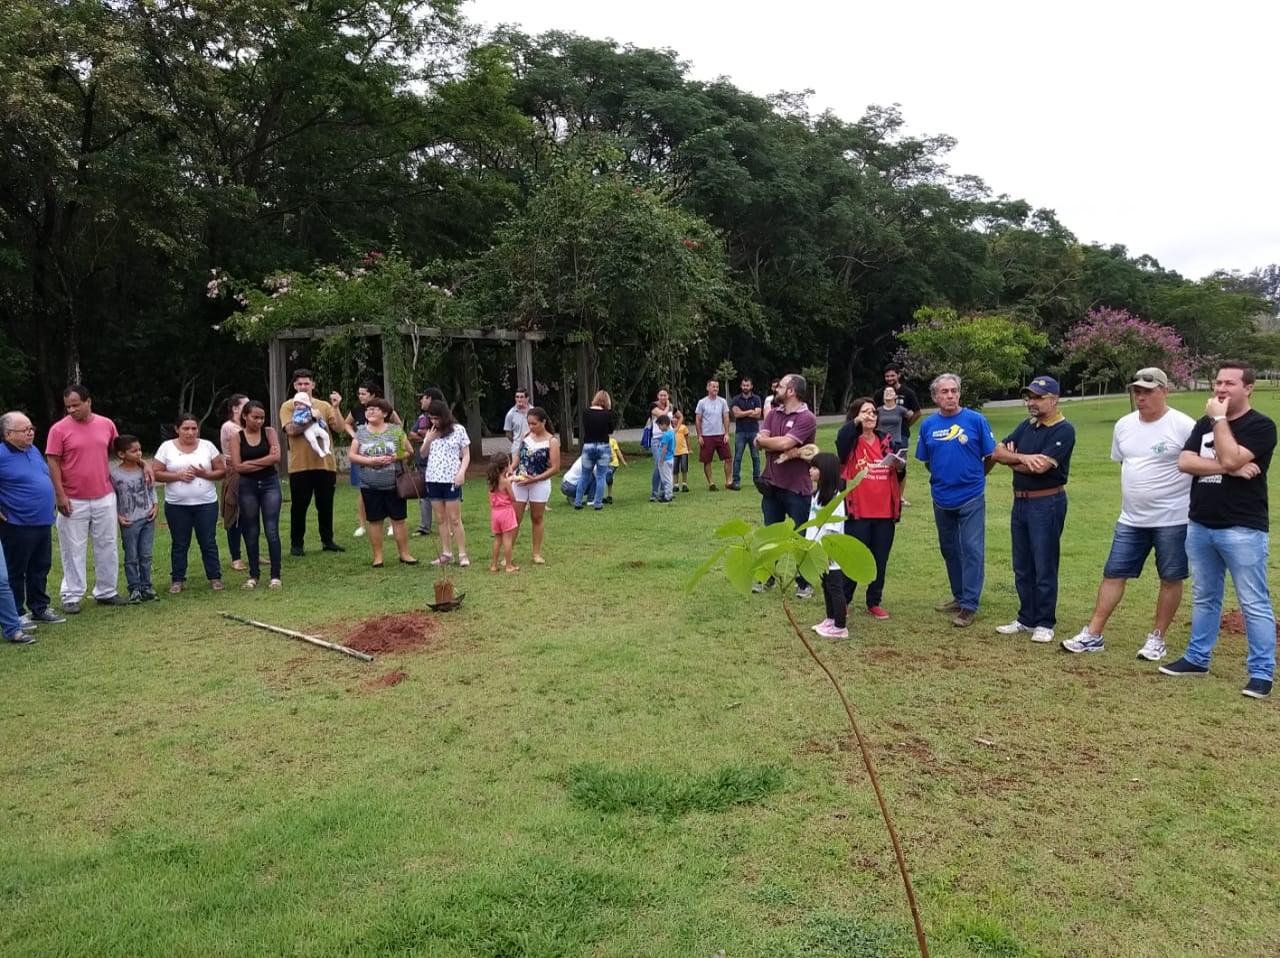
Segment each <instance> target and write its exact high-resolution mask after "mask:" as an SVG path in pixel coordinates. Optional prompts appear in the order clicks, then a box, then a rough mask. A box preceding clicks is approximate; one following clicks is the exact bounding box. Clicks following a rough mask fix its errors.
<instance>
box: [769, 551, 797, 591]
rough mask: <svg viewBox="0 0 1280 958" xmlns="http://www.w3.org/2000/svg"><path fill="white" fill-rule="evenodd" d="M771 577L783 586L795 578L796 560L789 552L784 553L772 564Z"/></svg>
mask: <svg viewBox="0 0 1280 958" xmlns="http://www.w3.org/2000/svg"><path fill="white" fill-rule="evenodd" d="M773 577H774V578H775V579H777V580H778V582H779V583H781V584H782V585H783V586H788V585H790V584H791V583H792V582H794V581H795V579H796V560H795V556H793V555H792V554H791V553H790V552H788V553H786V554H784V555H783V556H782V557H781V558H780V559H778V561H777V562H775V563H774V564H773Z"/></svg>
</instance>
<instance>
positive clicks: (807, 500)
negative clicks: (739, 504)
mask: <svg viewBox="0 0 1280 958" xmlns="http://www.w3.org/2000/svg"><path fill="white" fill-rule="evenodd" d="M811 502H812V497H811V496H806V495H803V494H802V493H799V492H792V491H791V490H789V489H779V488H778V487H777V486H764V487H763V488H762V490H761V494H760V513H761V515H762V516H763V517H764V524H765V525H766V526H771V525H773V524H774V523H775V522H781V521H782V520H783V519H786V518H787V517H788V516H790V517H791V521H792V522H794V523H795V524H796V525H797V526H800V525H802V524H804V523H806V522H808V521H809V505H810V504H811ZM808 584H809V583H808V582H806V581H805V579H804V576H801V575H797V576H796V586H797V588H802V587H804V586H806V585H808Z"/></svg>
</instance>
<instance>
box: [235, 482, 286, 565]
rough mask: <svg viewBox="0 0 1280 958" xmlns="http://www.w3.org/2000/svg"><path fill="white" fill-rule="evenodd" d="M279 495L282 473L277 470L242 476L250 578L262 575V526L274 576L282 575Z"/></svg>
mask: <svg viewBox="0 0 1280 958" xmlns="http://www.w3.org/2000/svg"><path fill="white" fill-rule="evenodd" d="M280 499H281V496H280V477H279V476H278V475H276V473H275V472H272V473H271V474H270V475H267V476H241V477H240V525H239V528H240V536H241V538H243V539H244V551H245V556H246V558H248V560H249V578H251V579H260V578H262V565H261V562H260V557H261V551H260V546H261V543H260V542H259V539H258V528H259V526H261V527H262V528H263V529H265V530H266V533H267V555H268V556H269V557H270V559H271V578H273V579H278V578H280Z"/></svg>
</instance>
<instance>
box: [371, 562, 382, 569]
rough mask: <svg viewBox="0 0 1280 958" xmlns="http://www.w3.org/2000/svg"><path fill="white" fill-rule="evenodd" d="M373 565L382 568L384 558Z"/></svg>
mask: <svg viewBox="0 0 1280 958" xmlns="http://www.w3.org/2000/svg"><path fill="white" fill-rule="evenodd" d="M373 567H374V568H375V569H381V568H382V560H378V561H377V562H375V563H373Z"/></svg>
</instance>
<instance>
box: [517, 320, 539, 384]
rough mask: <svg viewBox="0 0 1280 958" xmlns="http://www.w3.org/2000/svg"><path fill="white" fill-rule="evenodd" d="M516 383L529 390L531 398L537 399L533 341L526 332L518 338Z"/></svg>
mask: <svg viewBox="0 0 1280 958" xmlns="http://www.w3.org/2000/svg"><path fill="white" fill-rule="evenodd" d="M516 385H517V386H522V387H524V388H525V389H527V390H529V393H528V395H529V398H530V399H535V396H534V388H535V387H534V380H533V343H532V342H530V340H529V338H528V337H527V336H525V334H524V333H521V334H520V338H519V339H517V340H516Z"/></svg>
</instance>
